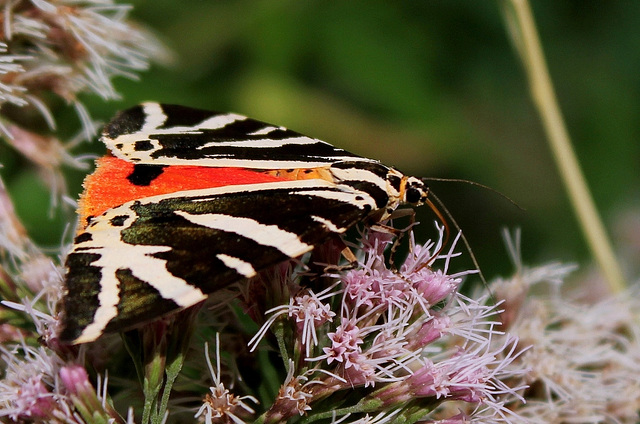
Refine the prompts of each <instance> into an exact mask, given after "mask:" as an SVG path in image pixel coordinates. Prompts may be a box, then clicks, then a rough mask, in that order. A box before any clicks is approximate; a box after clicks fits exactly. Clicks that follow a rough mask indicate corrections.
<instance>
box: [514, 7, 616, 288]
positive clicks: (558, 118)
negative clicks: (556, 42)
mask: <svg viewBox="0 0 640 424" xmlns="http://www.w3.org/2000/svg"><path fill="white" fill-rule="evenodd" d="M504 2H505V4H504V6H505V7H504V10H505V17H506V19H505V20H506V23H507V25H508V28H509V30H510V33H511V37H512V39H513V41H514V44H515V46H516V48H517V49H518V53H519V54H520V59H521V60H522V63H523V65H524V68H525V72H526V74H527V78H528V80H529V87H530V89H531V96H532V98H533V101H534V103H535V106H536V108H537V110H538V113H539V114H540V118H541V120H542V125H543V126H544V130H545V132H546V135H547V140H548V141H549V145H550V147H551V150H552V152H553V156H554V158H555V161H556V165H557V166H558V169H559V171H560V175H561V178H562V181H563V184H564V185H565V188H566V190H567V193H568V195H569V198H570V200H571V204H572V206H573V209H574V212H575V214H576V216H577V218H578V222H579V224H580V227H581V229H582V232H583V234H584V237H585V238H586V240H587V244H588V245H589V248H590V250H591V253H592V255H593V257H594V258H595V260H596V262H597V263H598V265H599V266H600V269H601V270H602V273H603V274H604V276H605V278H606V280H607V282H608V284H609V287H610V289H611V291H612V292H614V293H615V292H619V291H622V290H624V288H625V286H626V284H625V279H624V276H623V274H622V270H621V268H620V266H619V264H618V261H617V260H616V257H615V255H614V253H613V249H612V247H611V243H610V241H609V238H608V237H607V234H606V231H605V229H604V225H603V223H602V220H601V219H600V216H599V214H598V211H597V210H596V207H595V204H594V202H593V198H592V197H591V194H590V192H589V188H588V186H587V183H586V180H585V178H584V176H583V174H582V171H581V169H580V164H579V163H578V160H577V158H576V155H575V153H574V151H573V147H572V146H571V140H570V138H569V134H568V132H567V129H566V127H565V124H564V120H563V117H562V113H561V112H560V108H559V106H558V102H557V100H556V96H555V93H554V89H553V84H552V82H551V78H550V77H549V72H548V70H547V65H546V62H545V59H544V55H543V52H542V47H541V45H540V39H539V37H538V33H537V30H536V26H535V22H534V19H533V14H532V12H531V7H530V6H529V2H528V0H504ZM509 6H510V7H509Z"/></svg>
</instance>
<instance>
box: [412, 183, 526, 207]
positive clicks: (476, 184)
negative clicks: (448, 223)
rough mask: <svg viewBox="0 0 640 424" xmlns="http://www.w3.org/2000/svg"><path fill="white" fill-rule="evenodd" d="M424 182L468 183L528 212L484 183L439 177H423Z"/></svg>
mask: <svg viewBox="0 0 640 424" xmlns="http://www.w3.org/2000/svg"><path fill="white" fill-rule="evenodd" d="M422 181H442V182H447V183H467V184H471V185H472V186H476V187H480V188H484V189H485V190H489V191H492V192H494V193H495V194H497V195H498V196H500V197H502V198H503V199H505V200H506V201H507V202H509V203H511V204H512V205H513V206H515V207H516V208H518V209H520V210H521V211H526V209H525V208H523V207H522V206H520V205H519V204H518V203H516V201H515V200H513V199H512V198H510V197H509V196H507V195H506V194H504V193H501V192H499V191H498V190H496V189H495V188H493V187H490V186H488V185H485V184H482V183H478V182H475V181H471V180H465V179H463V178H439V177H423V178H422ZM434 197H435V196H434ZM439 203H440V202H439ZM440 205H442V203H440Z"/></svg>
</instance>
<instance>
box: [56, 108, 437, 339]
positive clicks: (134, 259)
mask: <svg viewBox="0 0 640 424" xmlns="http://www.w3.org/2000/svg"><path fill="white" fill-rule="evenodd" d="M102 141H103V142H104V143H105V144H106V146H107V147H108V149H109V151H110V154H108V155H107V156H105V157H103V158H101V159H98V161H97V168H96V171H95V172H94V173H93V174H91V175H89V176H88V177H87V178H86V179H85V182H84V192H83V194H82V196H81V198H80V202H79V216H80V218H79V220H80V221H79V230H78V233H77V235H76V237H75V240H74V244H73V247H72V250H71V252H70V253H69V255H68V257H67V260H66V269H67V271H66V276H65V292H64V296H63V299H62V301H61V309H62V311H61V330H60V332H59V339H60V340H61V341H63V342H66V343H85V342H90V341H93V340H95V339H96V338H98V337H99V336H100V335H102V334H103V333H105V332H112V331H118V330H123V329H127V328H130V327H134V326H136V325H139V324H141V323H144V322H149V321H152V320H154V319H156V318H158V317H161V316H163V315H166V314H168V313H171V312H174V311H178V310H180V309H183V308H186V307H189V306H192V305H195V304H196V303H198V302H201V301H202V300H204V299H205V298H207V296H208V295H209V294H210V293H213V292H215V291H216V290H219V289H222V288H224V287H226V286H228V285H230V284H231V283H234V282H236V281H239V280H241V279H244V278H250V277H253V276H254V275H256V273H258V272H260V271H262V270H264V269H266V268H268V267H270V266H273V265H276V264H278V263H281V262H283V261H286V260H288V259H292V258H296V257H299V256H301V255H303V254H304V253H306V252H309V251H311V250H312V249H313V248H314V246H316V245H318V244H321V243H322V242H324V241H325V240H327V239H328V238H329V237H331V236H332V235H337V234H342V233H344V232H345V231H346V230H347V229H349V228H350V227H352V226H353V225H355V224H357V223H359V222H366V223H377V222H380V221H383V220H385V219H387V218H388V217H389V216H390V215H391V214H392V213H393V212H394V211H395V210H396V208H397V207H398V206H399V205H402V204H409V205H412V206H419V205H421V204H423V203H424V202H425V201H426V199H427V188H426V186H425V185H424V183H423V181H422V180H420V179H418V178H415V177H410V176H406V175H404V174H402V173H401V172H399V171H397V170H395V169H393V168H390V167H387V166H385V165H383V164H381V163H380V162H378V161H376V160H373V159H367V158H363V157H360V156H357V155H354V154H353V153H349V152H347V151H345V150H342V149H338V148H336V147H334V146H332V145H330V144H328V143H325V142H323V141H320V140H317V139H313V138H309V137H306V136H304V135H301V134H298V133H296V132H294V131H291V130H288V129H286V128H283V127H279V126H274V125H269V124H266V123H263V122H260V121H256V120H253V119H249V118H246V117H244V116H241V115H236V114H229V113H227V114H225V113H217V112H210V111H205V110H200V109H193V108H189V107H184V106H177V105H165V104H158V103H144V104H141V105H139V106H136V107H133V108H131V109H128V110H126V111H124V112H121V113H119V114H118V115H117V116H116V117H115V118H114V119H113V120H112V121H111V122H110V123H109V124H107V125H106V127H105V128H104V131H103V135H102Z"/></svg>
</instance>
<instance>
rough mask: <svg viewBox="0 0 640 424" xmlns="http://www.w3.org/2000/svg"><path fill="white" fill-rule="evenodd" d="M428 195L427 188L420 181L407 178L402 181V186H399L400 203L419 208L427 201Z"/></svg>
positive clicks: (414, 178)
mask: <svg viewBox="0 0 640 424" xmlns="http://www.w3.org/2000/svg"><path fill="white" fill-rule="evenodd" d="M428 194H429V187H427V185H426V184H425V183H424V181H422V180H421V179H419V178H416V177H407V176H405V177H404V178H403V179H402V184H401V185H400V196H401V200H402V202H404V203H408V204H410V205H413V206H420V205H423V204H424V203H425V202H426V201H427V196H428Z"/></svg>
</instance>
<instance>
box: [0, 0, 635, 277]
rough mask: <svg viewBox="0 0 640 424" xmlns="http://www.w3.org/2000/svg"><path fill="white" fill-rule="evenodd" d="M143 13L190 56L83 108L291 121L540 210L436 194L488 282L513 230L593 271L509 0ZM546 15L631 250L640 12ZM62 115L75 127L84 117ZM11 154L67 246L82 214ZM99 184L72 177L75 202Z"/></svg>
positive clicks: (588, 152) (542, 12) (560, 8)
mask: <svg viewBox="0 0 640 424" xmlns="http://www.w3.org/2000/svg"><path fill="white" fill-rule="evenodd" d="M131 3H132V4H133V6H134V9H133V12H132V16H133V17H134V18H135V19H136V20H137V21H138V22H140V23H141V24H143V25H145V26H147V27H148V28H150V29H152V30H153V31H154V32H155V33H156V34H157V36H158V37H159V38H160V39H161V40H162V41H163V42H164V43H166V45H167V46H168V47H169V49H171V51H172V52H173V54H174V61H173V63H172V64H170V65H168V66H154V67H153V68H152V70H151V71H150V72H147V73H144V74H142V78H141V80H140V81H138V82H135V81H127V80H122V79H121V80H118V81H117V86H118V87H119V90H120V92H121V93H122V97H123V100H122V101H121V102H112V103H104V102H101V101H100V100H99V99H97V98H95V97H89V96H87V97H86V98H84V99H83V100H84V102H85V104H86V105H87V107H88V109H89V111H90V112H91V114H92V116H93V117H94V118H97V119H101V120H103V121H107V120H108V119H109V118H110V117H111V116H112V115H113V113H114V112H115V111H116V110H118V109H122V108H125V107H128V106H130V105H133V104H135V103H138V102H140V101H143V100H158V101H162V102H171V103H180V104H185V105H190V106H197V107H203V108H207V109H213V110H223V111H235V112H238V113H242V114H245V115H249V116H251V117H254V118H257V119H261V120H264V121H267V122H272V123H277V124H280V125H284V126H287V127H289V128H291V129H294V130H297V131H299V132H302V133H304V134H308V135H312V136H314V137H317V138H320V139H323V140H326V141H328V142H331V143H332V144H335V145H337V146H340V147H343V148H345V149H347V150H350V151H353V152H355V153H358V154H360V155H363V156H368V157H374V158H377V159H380V160H381V161H383V162H384V163H385V164H388V165H393V166H396V167H397V168H399V169H401V170H402V171H403V172H405V173H408V174H413V175H417V176H425V177H446V178H463V179H468V180H471V181H476V182H479V183H482V184H486V185H489V186H491V187H493V188H495V189H496V190H498V191H500V192H501V193H504V194H505V195H506V196H509V197H510V198H512V199H513V200H514V201H515V202H517V203H518V204H519V205H520V206H522V207H523V208H525V209H526V211H524V212H523V211H521V210H518V209H517V208H515V207H514V206H513V205H511V204H510V203H509V202H507V201H505V200H504V199H503V198H501V197H499V196H498V195H496V194H494V193H492V192H490V191H487V190H483V189H479V188H477V187H473V186H470V185H467V184H461V183H442V182H433V183H432V184H431V187H432V189H433V191H434V192H435V193H436V194H437V195H438V196H439V197H440V198H441V199H442V201H443V202H444V203H445V204H446V206H447V207H448V208H449V210H450V211H451V213H452V215H453V216H454V217H455V218H456V219H457V221H458V223H459V224H460V226H461V227H462V229H463V230H464V232H465V234H466V235H467V237H468V239H469V242H470V243H471V246H472V247H473V250H474V253H475V255H476V256H477V257H478V260H479V262H480V264H481V266H482V267H483V269H484V271H485V273H486V274H487V275H488V276H489V277H491V276H494V275H495V274H503V275H504V274H508V273H510V272H511V270H512V267H511V265H510V262H509V260H508V257H507V254H506V251H505V248H504V243H503V241H502V239H501V235H500V230H501V229H502V228H503V227H505V226H506V227H508V228H516V227H520V228H522V232H523V243H522V250H523V256H524V261H525V263H530V264H534V263H539V262H540V261H545V260H561V261H578V262H579V263H580V264H582V265H585V264H588V263H589V262H590V260H589V258H588V252H587V250H586V247H585V243H584V241H583V238H582V236H581V234H580V233H579V230H578V226H577V224H576V222H575V219H574V217H573V215H572V212H571V210H570V207H569V203H568V200H567V198H566V195H565V193H564V190H563V187H562V186H561V185H560V180H559V177H558V173H557V171H556V169H555V167H554V164H553V160H552V158H551V156H550V153H549V149H548V147H547V144H546V141H545V139H544V135H543V133H542V130H541V126H540V123H539V120H538V116H537V114H536V111H535V110H534V109H533V106H532V102H531V100H530V98H529V91H528V87H527V85H526V81H525V79H524V73H523V70H522V69H521V66H520V64H519V62H518V59H517V57H516V56H515V53H514V51H513V49H512V47H511V44H510V42H509V39H508V35H507V33H506V31H505V27H504V22H503V21H502V15H501V9H500V3H499V2H498V1H490V0H484V1H477V0H464V1H463V0H422V1H408V0H407V1H382V0H354V1H333V2H327V1H316V0H304V1H301V0H296V1H294V0H281V1H280V0H258V1H256V0H251V1H249V0H224V1H202V0H181V1H170V0H139V1H134V2H131ZM532 3H533V4H532V7H533V10H534V14H535V17H536V21H537V24H538V30H539V32H540V35H541V39H542V42H543V44H544V48H545V52H546V56H547V61H548V64H549V68H550V71H551V75H552V78H553V79H554V83H555V87H556V90H557V94H558V97H559V100H560V104H561V107H562V109H563V112H564V115H565V118H566V122H567V125H568V128H569V132H570V134H571V136H572V138H573V141H574V143H575V148H576V150H577V154H578V157H579V159H580V161H581V163H582V166H583V169H584V172H585V174H586V176H587V179H588V181H589V183H590V186H591V189H592V191H593V195H594V197H595V200H596V203H597V205H598V207H599V209H600V211H601V212H602V214H603V218H604V220H605V224H606V225H607V226H608V228H609V230H610V234H611V235H612V236H613V238H614V240H615V242H616V244H617V247H618V248H624V247H625V246H626V248H627V249H628V248H629V246H630V245H633V243H638V239H640V234H638V232H640V230H638V232H636V233H635V234H634V233H633V231H630V230H629V229H628V227H629V224H628V222H627V221H628V219H627V221H625V220H624V219H623V218H621V217H622V216H623V215H624V214H630V215H628V216H632V217H633V216H634V213H635V212H637V211H638V210H640V209H638V207H639V206H640V204H639V202H638V198H639V193H640V171H639V170H640V143H639V142H638V139H639V135H640V134H639V130H640V120H638V119H637V114H638V111H639V110H640V72H639V70H640V32H639V31H638V26H639V25H640V2H637V1H610V2H600V1H589V0H573V1H565V0H538V1H535V0H534V1H533V2H532ZM58 119H59V120H60V121H61V122H62V123H63V125H64V124H68V125H71V126H76V125H77V118H76V117H75V115H74V112H73V111H72V110H70V109H68V110H62V111H61V112H60V114H59V115H58ZM1 149H2V150H0V158H1V162H2V163H3V164H4V165H5V168H4V169H2V170H0V173H1V174H2V177H3V178H4V179H5V181H6V183H7V185H8V188H9V191H10V193H11V195H12V197H13V198H14V200H15V202H16V207H17V208H18V212H19V213H20V215H21V216H22V217H23V218H24V219H25V221H26V223H27V226H28V229H29V231H30V233H31V235H32V236H33V237H34V238H35V239H36V240H37V241H38V242H39V243H41V244H42V245H44V246H51V247H57V246H59V245H60V243H61V235H62V232H63V229H64V227H65V224H68V223H69V222H71V221H72V220H73V219H74V218H73V214H72V212H70V211H68V210H67V211H66V212H64V213H60V212H58V213H55V214H54V217H53V218H50V216H49V215H50V213H49V195H48V193H47V191H46V189H45V188H44V187H43V185H42V184H41V182H40V181H39V180H38V179H37V177H36V176H35V174H34V171H33V169H32V168H31V167H29V166H28V164H27V163H26V162H24V161H23V160H22V159H21V158H19V157H18V156H17V155H15V154H14V153H13V152H12V151H11V150H10V149H9V148H7V147H6V146H3V147H2V148H1ZM87 150H91V151H94V152H97V153H100V154H101V153H102V152H104V150H103V147H102V146H101V145H100V144H99V143H94V144H93V145H92V146H88V145H84V146H81V148H79V149H78V150H77V152H81V151H83V152H84V151H87ZM83 176H84V173H82V172H78V171H72V172H69V180H68V181H69V191H70V193H71V195H72V196H76V193H78V192H79V191H80V184H81V181H82V178H83ZM634 210H635V212H634ZM418 219H419V220H420V221H421V222H423V225H422V227H423V228H424V230H425V233H424V234H422V235H420V239H421V240H422V241H424V240H426V239H427V237H429V236H430V235H433V229H432V228H433V226H432V225H431V224H430V223H431V222H432V221H433V219H434V217H433V215H432V214H431V213H430V212H429V211H428V208H422V210H421V211H419V213H418ZM625 222H627V224H626V225H627V226H626V227H625V224H624V223H625ZM638 228H640V227H638Z"/></svg>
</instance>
